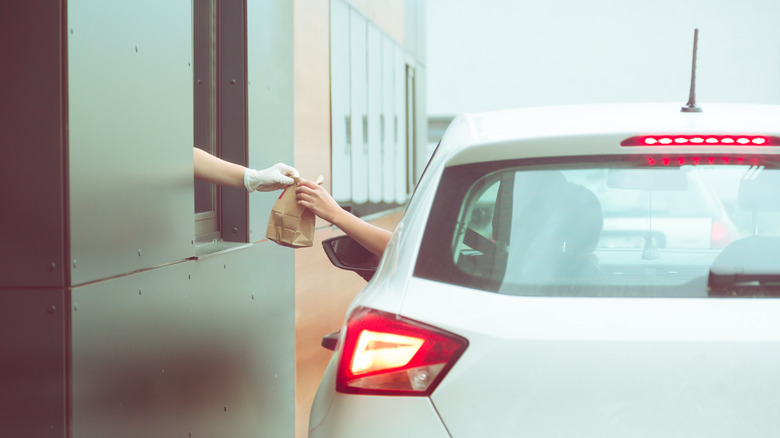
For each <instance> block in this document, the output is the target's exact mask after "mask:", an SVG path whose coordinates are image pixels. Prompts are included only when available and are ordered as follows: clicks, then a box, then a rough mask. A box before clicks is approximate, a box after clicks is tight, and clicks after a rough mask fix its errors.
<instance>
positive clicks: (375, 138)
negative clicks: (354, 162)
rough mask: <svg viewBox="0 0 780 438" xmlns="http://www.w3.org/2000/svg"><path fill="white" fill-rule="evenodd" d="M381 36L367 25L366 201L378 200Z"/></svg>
mask: <svg viewBox="0 0 780 438" xmlns="http://www.w3.org/2000/svg"><path fill="white" fill-rule="evenodd" d="M382 37H383V34H382V33H381V32H380V30H379V28H378V27H376V25H375V24H373V23H369V24H368V33H367V36H366V48H367V50H366V59H367V61H366V65H367V69H368V71H367V77H368V88H367V96H368V112H367V114H368V150H367V152H368V153H367V160H368V178H367V179H368V200H369V202H373V203H380V202H382V183H383V178H382V132H383V127H382V126H381V124H382V122H383V120H382V87H383V86H384V84H383V83H382Z"/></svg>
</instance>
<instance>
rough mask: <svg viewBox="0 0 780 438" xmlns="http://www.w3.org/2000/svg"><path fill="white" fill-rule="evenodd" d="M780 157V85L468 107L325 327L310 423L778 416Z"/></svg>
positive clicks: (671, 427) (354, 253)
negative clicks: (665, 97)
mask: <svg viewBox="0 0 780 438" xmlns="http://www.w3.org/2000/svg"><path fill="white" fill-rule="evenodd" d="M778 166H780V107H776V106H761V105H757V106H752V105H716V104H710V105H706V104H705V105H702V111H701V112H681V111H680V105H678V104H646V105H639V104H637V105H596V106H575V107H547V108H533V109H519V110H515V111H502V112H495V113H485V114H475V115H465V116H460V117H458V118H457V119H456V120H455V121H453V123H452V124H451V126H450V127H449V128H448V130H447V132H446V133H445V135H444V137H443V139H442V141H441V143H440V145H439V147H438V148H437V150H436V151H435V153H434V155H433V157H432V158H431V161H430V163H429V165H428V168H427V169H426V171H425V173H424V175H423V177H422V179H421V180H420V183H419V185H418V187H417V189H416V191H415V193H414V195H413V197H412V199H411V201H410V203H409V205H408V208H407V211H406V213H405V215H404V217H403V218H402V220H401V221H400V223H399V224H398V226H397V228H396V230H395V232H394V233H393V237H392V239H391V241H390V244H389V245H388V247H387V249H386V251H385V253H384V256H383V258H382V260H381V262H380V263H379V266H378V268H377V269H376V272H375V274H374V276H373V278H372V279H371V280H370V282H369V283H368V284H367V286H366V287H365V289H364V290H363V291H362V292H361V293H360V294H359V295H358V296H357V297H356V298H355V300H354V302H353V303H352V304H351V307H350V310H349V312H348V314H347V315H346V320H345V324H344V327H343V328H342V329H341V330H340V332H339V333H337V334H335V335H334V336H331V337H329V338H328V337H326V338H325V339H324V340H323V345H328V346H329V347H330V348H334V349H335V351H334V354H333V357H332V360H331V362H330V364H329V366H328V368H327V371H326V372H325V375H324V377H323V379H322V382H321V386H320V388H319V390H318V393H317V396H316V399H315V401H314V403H313V406H312V410H311V417H310V424H309V436H310V437H314V438H324V437H334V438H335V437H338V438H351V437H360V438H364V437H372V438H376V437H394V438H395V437H425V438H436V437H456V438H463V437H491V438H496V437H526V436H533V437H540V436H544V437H566V436H577V437H736V436H738V437H768V436H777V435H778V434H780V415H778V414H777V412H778V409H780V372H778V370H780V300H778V299H777V298H776V297H778V296H780V225H779V224H780V170H778V169H779V167H778ZM714 224H715V225H714ZM701 233H703V236H704V237H701V236H702V234H701ZM716 241H717V242H716ZM326 250H327V251H328V252H329V255H330V256H331V257H332V259H334V260H335V263H337V264H338V265H340V266H341V267H345V268H347V269H354V270H356V271H358V272H360V273H362V274H363V275H365V276H366V277H367V278H369V277H370V274H371V273H373V271H374V269H373V266H371V265H370V264H369V265H365V264H364V265H362V266H361V265H360V263H359V262H360V261H361V260H367V259H365V258H364V257H362V256H361V255H360V253H359V250H360V247H358V246H356V245H354V242H352V241H350V239H349V238H347V237H341V238H336V239H335V240H331V241H328V242H326ZM350 260H351V261H350ZM328 341H330V343H328Z"/></svg>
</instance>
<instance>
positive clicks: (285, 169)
mask: <svg viewBox="0 0 780 438" xmlns="http://www.w3.org/2000/svg"><path fill="white" fill-rule="evenodd" d="M298 177H299V176H298V171H297V170H295V168H294V167H290V166H288V165H286V164H283V163H278V164H275V165H273V166H271V167H269V168H268V169H265V170H255V169H247V170H246V171H244V187H246V190H247V191H248V192H254V191H255V190H259V191H261V192H270V191H273V190H280V189H283V188H285V187H287V186H289V185H290V184H293V183H294V182H295V180H293V178H298Z"/></svg>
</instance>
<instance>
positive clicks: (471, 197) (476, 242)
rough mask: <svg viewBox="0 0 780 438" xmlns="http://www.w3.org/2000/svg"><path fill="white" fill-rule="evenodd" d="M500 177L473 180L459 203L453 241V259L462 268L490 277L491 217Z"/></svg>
mask: <svg viewBox="0 0 780 438" xmlns="http://www.w3.org/2000/svg"><path fill="white" fill-rule="evenodd" d="M499 185H500V181H499V180H498V179H495V178H485V179H483V180H482V181H479V182H478V183H477V184H475V185H474V186H473V187H472V189H471V191H470V193H469V194H468V195H467V196H466V198H465V202H464V204H463V206H462V207H461V213H460V219H459V221H458V223H459V227H458V232H457V233H456V234H455V239H454V241H453V246H452V247H453V256H454V260H453V261H454V263H455V265H456V266H458V267H459V268H460V269H461V270H463V271H464V272H466V273H468V274H471V275H476V276H480V277H486V278H487V277H490V275H491V274H492V271H493V269H494V264H493V257H492V256H493V255H494V254H495V249H496V246H495V240H494V239H493V217H494V214H495V211H496V201H497V199H498V188H499Z"/></svg>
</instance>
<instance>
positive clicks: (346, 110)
mask: <svg viewBox="0 0 780 438" xmlns="http://www.w3.org/2000/svg"><path fill="white" fill-rule="evenodd" d="M349 20H350V8H349V6H348V5H347V3H346V2H344V1H337V0H333V1H331V2H330V102H331V111H330V113H331V193H332V194H333V198H334V199H335V200H336V201H338V202H342V203H344V202H348V201H349V200H350V198H351V191H350V187H351V180H352V142H353V139H352V131H351V130H352V128H351V125H352V123H355V122H354V120H352V119H351V118H350V116H351V113H350V103H351V94H350V83H349V82H350V81H349V75H350V51H349V44H350V28H349Z"/></svg>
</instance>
